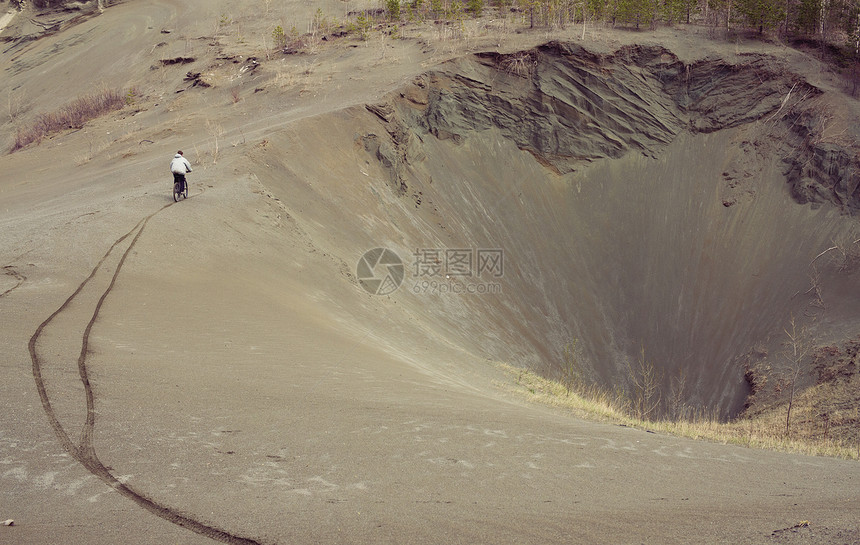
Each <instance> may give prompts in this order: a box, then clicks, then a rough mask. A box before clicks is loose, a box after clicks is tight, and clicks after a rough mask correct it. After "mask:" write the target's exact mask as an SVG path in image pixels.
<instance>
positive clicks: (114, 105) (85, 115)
mask: <svg viewBox="0 0 860 545" xmlns="http://www.w3.org/2000/svg"><path fill="white" fill-rule="evenodd" d="M137 96H138V92H137V90H135V89H130V90H128V91H127V92H123V91H122V90H120V89H105V90H102V91H99V92H97V93H94V94H91V95H87V96H83V97H79V98H76V99H75V100H73V101H71V102H69V103H68V104H66V105H64V106H62V107H61V108H60V109H59V110H56V111H54V112H50V113H45V114H40V115H39V116H37V117H36V119H35V121H33V122H32V123H31V124H30V125H28V126H25V127H19V128H18V130H17V131H16V134H15V141H14V142H13V144H12V149H11V150H10V153H13V152H16V151H18V150H20V149H22V148H25V147H27V146H29V145H30V144H33V143H36V144H38V143H39V142H41V141H42V140H43V139H44V138H47V137H49V136H51V135H53V134H57V133H60V132H62V131H65V130H69V129H80V128H82V127H83V126H84V124H85V123H86V122H87V121H90V120H92V119H95V118H97V117H100V116H102V115H104V114H106V113H108V112H111V111H114V110H120V109H122V108H123V107H125V106H126V105H128V104H132V103H133V102H134V100H135V98H136V97H137Z"/></svg>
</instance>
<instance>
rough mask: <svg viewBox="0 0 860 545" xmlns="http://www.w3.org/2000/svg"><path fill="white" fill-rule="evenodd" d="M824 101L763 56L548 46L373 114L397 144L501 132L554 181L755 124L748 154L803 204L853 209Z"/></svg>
mask: <svg viewBox="0 0 860 545" xmlns="http://www.w3.org/2000/svg"><path fill="white" fill-rule="evenodd" d="M820 94H821V93H820V91H819V90H818V89H817V88H815V87H813V86H812V85H810V84H809V83H807V82H805V81H803V80H802V79H801V78H800V77H799V76H797V75H795V74H792V73H790V72H788V71H787V70H786V69H785V68H784V67H782V66H780V65H779V64H777V63H776V62H775V61H774V60H773V59H772V58H769V57H766V56H764V55H746V56H745V57H744V59H743V61H742V62H741V63H738V64H731V63H728V62H726V61H725V60H722V59H714V60H702V61H698V62H695V63H693V64H684V63H683V62H681V61H680V60H679V59H678V58H677V57H676V56H675V55H674V54H672V53H671V52H670V51H668V50H666V49H664V48H662V47H658V46H631V47H624V48H622V49H620V50H618V51H617V52H615V53H613V54H611V55H598V54H595V53H592V52H589V51H587V50H585V49H583V48H581V47H580V46H577V45H575V44H566V43H557V42H555V43H549V44H546V45H544V46H541V47H538V48H536V49H533V50H530V51H525V52H521V53H516V54H511V55H501V54H496V53H482V54H478V55H476V56H474V57H473V58H468V59H460V60H457V61H452V63H450V64H449V65H448V66H446V67H445V68H443V69H440V70H435V71H432V72H430V73H428V74H426V75H425V76H423V77H421V78H418V79H417V80H416V81H415V82H414V83H413V84H412V85H411V86H409V87H407V88H406V89H405V90H403V91H402V92H401V93H400V96H399V97H397V98H395V99H393V102H394V103H395V104H396V105H397V107H396V108H394V107H393V104H386V105H374V106H373V108H374V109H375V111H377V112H378V111H380V110H381V109H385V110H386V111H388V113H387V114H386V116H385V117H384V120H385V121H386V122H388V126H389V132H390V133H391V134H392V135H395V134H397V135H398V136H397V138H395V143H396V144H398V145H401V144H404V143H408V138H404V136H403V134H404V133H406V132H409V131H412V130H418V131H419V132H420V133H429V134H431V135H433V136H435V137H436V138H439V139H451V140H454V141H459V140H460V139H462V137H463V135H464V134H466V133H468V132H471V131H482V130H488V129H490V128H497V129H500V130H501V131H502V133H503V134H504V135H505V137H507V138H510V139H511V140H513V141H514V142H516V144H517V146H518V147H519V148H520V149H523V150H527V151H529V152H531V153H532V154H533V155H534V156H535V157H536V158H537V159H538V160H539V161H541V162H542V163H543V164H544V165H545V166H547V167H548V168H550V169H552V170H554V171H555V172H556V173H566V172H571V171H575V170H577V169H578V168H579V167H580V166H582V165H583V164H584V163H587V162H591V161H594V160H596V159H603V158H617V157H620V156H622V155H623V154H625V153H627V152H628V151H630V150H637V151H640V152H643V153H645V154H646V155H650V156H656V155H657V154H659V152H660V150H661V149H663V148H664V147H665V145H666V144H668V143H669V142H671V141H672V140H673V139H674V138H675V137H676V136H677V135H678V134H679V133H680V132H682V131H688V132H691V133H694V134H696V133H710V132H714V131H718V130H722V129H729V128H735V127H739V126H744V125H748V124H753V123H759V124H761V129H760V131H759V133H760V134H759V135H758V137H757V139H756V141H755V142H753V144H754V145H755V146H756V148H762V147H764V148H766V149H762V150H761V151H762V153H770V154H774V155H778V156H779V157H781V158H782V159H783V160H784V162H785V172H784V173H785V175H786V177H787V180H788V182H789V183H790V184H791V190H792V194H793V195H794V197H795V199H796V200H797V201H798V202H801V203H806V202H818V203H821V202H832V203H835V204H837V205H840V206H846V207H849V208H851V209H858V208H860V188H858V186H860V158H858V156H857V154H856V153H855V152H853V151H852V150H851V149H849V148H847V147H845V146H843V145H841V144H840V143H837V142H832V141H830V142H825V141H823V140H822V134H821V132H822V127H823V126H824V125H825V124H824V122H823V118H824V116H826V113H825V111H824V110H823V108H822V107H821V106H820V105H819V104H818V103H817V102H816V98H817V97H818V96H819V95H820ZM404 160H405V156H404Z"/></svg>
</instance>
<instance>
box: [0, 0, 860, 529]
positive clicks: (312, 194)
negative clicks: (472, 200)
mask: <svg viewBox="0 0 860 545" xmlns="http://www.w3.org/2000/svg"><path fill="white" fill-rule="evenodd" d="M237 4H238V3H236V2H221V1H218V2H213V1H208V0H206V1H204V0H195V1H183V2H180V1H178V0H177V1H173V0H152V1H144V0H136V1H129V2H126V3H123V4H119V5H117V6H114V7H111V8H109V9H108V10H106V12H105V13H104V14H103V15H101V16H99V17H96V18H92V19H88V20H86V21H84V22H81V23H79V24H77V25H74V26H71V27H69V28H67V29H65V30H63V31H61V32H59V33H57V34H55V35H53V36H50V37H48V38H45V39H42V40H37V41H32V42H24V43H20V44H15V43H14V42H6V43H4V44H3V51H4V52H3V55H2V70H3V74H4V75H3V84H2V89H0V91H2V92H3V94H4V95H5V96H4V97H3V98H4V102H7V103H8V116H7V117H8V118H9V119H8V120H6V121H4V124H3V126H2V128H3V133H2V135H3V136H4V137H11V134H12V128H13V127H14V124H15V122H20V121H22V120H25V119H28V118H31V117H32V116H33V115H34V114H35V113H38V112H41V111H48V110H50V109H51V108H55V107H56V106H57V104H59V103H62V102H63V101H64V100H65V99H66V97H68V98H72V97H75V96H79V95H81V94H84V93H86V92H88V91H89V90H91V89H92V88H93V87H94V86H102V85H104V86H108V87H112V86H122V87H127V86H130V85H134V86H137V87H138V89H139V94H138V95H136V96H135V98H134V101H135V104H134V106H133V107H132V108H129V109H127V110H125V111H124V112H122V113H120V114H118V115H115V116H109V117H107V118H103V119H100V120H97V121H94V122H92V123H90V124H88V125H87V127H85V128H84V129H82V130H80V131H76V132H74V133H71V134H67V135H63V136H61V137H57V138H53V139H50V140H48V141H45V142H43V143H42V144H41V145H39V146H36V147H32V148H29V149H27V150H24V151H22V152H19V153H16V154H13V155H4V156H2V158H0V172H2V176H0V266H2V267H3V269H2V271H3V273H4V274H3V275H2V276H0V329H2V331H3V335H2V337H0V369H2V376H3V381H2V385H0V397H2V400H3V407H4V411H3V416H2V419H0V489H2V494H0V520H5V519H14V521H15V523H14V525H13V526H9V527H0V543H10V544H11V543H43V544H53V543H57V544H60V543H63V544H83V543H87V544H108V543H117V542H123V543H141V544H143V543H183V544H191V543H209V542H212V540H218V541H223V542H228V543H254V542H256V543H519V544H524V543H690V542H701V543H857V542H860V526H858V523H857V521H858V520H860V502H858V500H860V498H858V496H859V495H860V466H858V465H857V463H856V462H845V461H839V460H833V459H824V458H810V457H803V456H793V455H785V454H779V453H773V452H762V451H753V450H749V449H744V448H740V447H735V446H725V445H716V444H708V443H701V442H695V441H690V440H684V439H678V438H673V437H666V436H662V435H657V434H653V433H647V432H644V431H637V430H632V429H628V428H623V427H618V426H612V425H605V424H596V423H590V422H584V421H580V420H577V419H574V418H571V417H569V416H567V415H565V414H561V413H559V412H557V411H554V410H552V409H549V408H545V407H540V406H533V405H528V404H526V403H524V402H522V401H519V400H517V399H513V398H511V397H509V396H507V395H506V394H504V393H503V392H502V390H500V389H499V388H497V387H496V386H494V381H496V380H501V377H500V376H499V375H498V374H497V372H496V371H495V370H494V368H493V367H492V366H491V365H490V364H489V363H488V362H487V361H486V358H485V356H484V355H483V354H481V353H480V352H479V351H477V350H475V349H473V346H469V345H460V344H457V343H453V342H451V340H450V339H451V338H456V336H453V337H452V336H451V335H449V334H447V332H446V331H443V330H441V329H440V328H439V327H438V325H437V323H436V322H432V321H425V320H423V319H422V315H421V314H416V313H415V312H414V308H415V303H412V304H411V305H412V306H410V303H408V302H406V300H405V299H398V298H397V297H379V296H373V295H370V294H368V293H366V292H365V291H364V290H362V289H361V288H360V287H359V286H358V285H357V283H356V282H355V278H354V274H355V264H356V262H357V259H358V257H359V256H360V255H361V253H362V252H363V251H364V250H365V249H368V248H369V247H371V243H372V242H373V241H378V242H382V243H384V242H388V241H390V240H396V239H397V237H398V233H397V230H396V229H392V228H391V227H390V226H388V227H386V226H384V224H385V218H378V219H376V220H374V219H373V218H365V220H366V225H367V226H372V225H374V224H377V225H382V226H381V227H379V228H378V231H374V230H373V229H372V228H371V227H368V231H366V232H357V231H356V224H355V223H354V222H351V221H349V219H348V216H349V215H353V214H354V215H356V216H362V214H363V213H364V212H365V211H363V210H360V209H354V210H344V209H335V208H332V209H329V210H328V213H327V214H323V212H320V210H321V208H322V209H324V208H325V207H326V206H329V205H328V204H327V203H329V202H332V200H333V199H330V200H327V201H323V200H320V197H317V196H316V195H317V194H319V195H329V196H331V195H337V194H339V193H342V192H349V191H353V189H351V188H352V187H353V185H354V184H355V183H356V180H355V179H354V178H351V177H347V178H344V177H341V176H339V173H340V170H339V169H340V168H342V167H341V166H340V165H339V164H337V163H335V162H331V163H328V162H326V163H325V164H326V166H327V167H328V169H329V170H330V171H331V173H332V174H331V179H324V178H313V179H311V178H310V177H309V175H305V174H303V172H302V171H301V170H298V171H296V170H295V169H291V163H290V162H289V161H288V160H287V159H285V163H286V164H276V163H275V162H274V161H273V156H277V155H278V154H279V153H281V154H282V155H283V157H285V158H289V157H290V155H289V154H290V152H291V148H290V143H291V142H297V141H300V140H301V139H302V132H301V130H302V127H305V126H307V124H308V123H310V124H313V123H314V121H313V120H310V118H311V117H312V116H316V115H320V114H326V113H331V112H338V111H340V110H342V109H343V108H345V107H348V106H352V105H355V104H363V103H366V102H373V101H374V100H376V99H378V97H380V96H382V95H383V94H385V93H386V92H388V91H390V90H392V89H395V88H397V87H399V86H401V85H403V84H404V83H406V82H408V81H410V80H411V79H412V78H413V77H414V76H415V75H417V74H418V73H421V72H422V71H424V70H426V69H427V68H428V67H430V66H433V65H435V64H437V63H438V62H441V61H443V60H445V59H447V58H450V57H452V56H456V55H459V54H462V53H463V52H465V51H469V50H473V49H479V48H488V47H489V48H493V47H495V48H500V49H508V50H512V49H516V48H517V47H522V46H524V45H529V44H530V43H538V42H540V41H542V40H544V39H546V38H548V37H549V36H548V35H540V36H530V37H522V36H515V35H511V36H506V39H507V40H509V41H505V43H497V44H493V42H494V41H498V40H496V38H495V37H491V36H482V35H481V34H480V33H479V32H476V33H475V36H471V37H470V36H466V37H465V38H464V39H462V40H447V39H444V38H445V36H444V35H437V36H434V35H433V32H434V31H433V30H428V31H426V32H428V33H429V34H428V39H426V40H423V41H422V40H421V39H417V38H416V39H409V40H402V41H401V40H398V41H394V40H386V39H383V38H381V37H379V36H376V37H375V38H372V39H371V40H370V41H369V42H367V43H355V44H352V45H346V46H344V45H343V44H341V45H339V46H338V45H336V46H332V45H331V44H327V43H325V42H323V43H320V44H318V50H317V51H316V52H315V53H313V54H308V55H302V56H279V55H275V54H274V53H273V52H272V51H271V50H267V49H266V41H267V37H270V36H271V34H270V33H271V30H270V29H271V27H272V26H274V25H275V24H281V25H282V26H283V27H284V28H288V27H292V26H298V27H301V26H303V25H307V24H308V22H309V21H310V20H311V19H312V17H313V14H314V12H315V11H316V9H317V7H320V8H322V9H323V10H324V11H325V12H326V13H331V14H340V13H342V12H343V11H345V9H347V7H346V6H345V5H344V4H342V3H338V2H327V3H325V2H323V3H319V4H308V3H298V2H295V3H292V2H284V3H277V6H276V5H275V4H276V3H270V2H259V3H254V2H245V3H242V4H241V5H240V6H237ZM353 8H354V6H352V5H349V8H348V9H353ZM267 10H269V11H267ZM333 16H334V15H333ZM18 24H23V22H21V21H19V18H16V19H15V20H13V22H12V23H11V24H10V26H9V27H8V28H7V33H8V32H10V31H13V30H14V29H15V25H18ZM666 32H667V35H665V36H662V37H660V38H659V39H670V38H671V39H673V40H674V44H675V46H676V50H677V52H678V54H679V55H690V56H691V57H692V56H695V55H700V54H701V55H703V54H706V53H707V52H706V51H705V52H703V51H701V50H700V49H701V48H700V46H699V45H698V43H699V42H698V41H697V38H696V37H695V36H694V35H693V36H685V35H682V34H680V33H676V32H675V31H666ZM578 34H579V33H578V32H575V33H574V32H571V36H572V37H575V36H578ZM589 35H590V38H591V39H596V40H597V41H596V42H595V44H596V45H595V47H605V48H611V47H614V46H617V45H618V44H619V43H620V42H621V41H624V40H633V39H636V36H635V35H634V36H631V35H624V34H619V35H609V34H608V33H605V32H602V33H597V34H595V33H594V32H593V31H590V32H589ZM434 37H435V38H440V39H437V40H436V41H434V40H432V39H430V38H434ZM649 39H652V38H649ZM653 39H657V38H653ZM353 46H355V47H353ZM733 47H735V46H733ZM737 47H740V46H737ZM768 47H773V48H776V49H778V46H768ZM267 54H268V55H269V59H266V55H267ZM252 56H253V57H256V58H258V59H259V62H261V63H262V65H261V66H260V67H254V63H253V61H249V57H252ZM176 57H194V58H195V61H194V64H191V65H165V64H163V63H162V62H161V61H162V60H164V59H173V58H176ZM189 70H190V71H194V72H201V73H202V78H203V79H204V80H206V81H208V82H209V83H210V84H212V85H213V87H211V88H207V89H199V88H190V83H189V82H186V81H185V80H184V78H185V75H186V73H187V72H188V71H189ZM818 77H820V79H821V80H822V81H823V82H824V83H826V82H827V78H828V76H827V74H821V75H820V76H818ZM58 90H61V91H58ZM180 90H182V92H181V93H180V92H178V91H180ZM234 90H235V92H234ZM7 99H8V100H7ZM135 110H136V111H137V113H135V114H134V115H131V113H130V112H131V111H135ZM337 115H348V114H335V116H334V119H336V118H337ZM331 119H332V118H331V117H329V118H327V121H326V124H325V125H323V126H321V127H320V128H318V129H316V130H317V131H318V132H316V133H314V140H313V141H314V142H316V141H318V140H319V139H320V135H324V134H325V131H326V130H329V131H337V130H338V125H337V124H336V123H334V122H332V121H331ZM302 123H304V125H303V124H302ZM345 124H346V123H345ZM338 142H340V140H338V139H334V138H333V139H331V145H332V146H333V147H335V149H333V150H327V151H326V153H321V154H320V157H325V158H326V161H333V159H332V157H337V156H339V155H340V156H347V155H348V153H349V150H342V149H340V148H337V147H336V146H337V145H339V144H338ZM272 147H275V150H276V153H273V152H272V151H271V150H272ZM178 148H183V149H184V150H185V151H186V156H188V157H189V158H190V159H191V160H192V163H193V164H194V168H195V170H194V172H193V173H192V174H191V175H190V176H189V179H190V182H191V191H190V198H189V199H188V200H187V201H183V202H180V203H177V204H173V201H172V199H171V196H170V194H169V190H170V180H169V174H168V173H167V162H168V161H169V159H170V157H171V156H172V154H173V152H174V151H175V150H176V149H178ZM295 149H304V148H302V147H301V146H298V145H296V146H294V147H293V148H292V150H293V152H295ZM300 159H303V160H304V161H306V162H312V161H313V160H314V159H313V158H311V157H309V156H307V155H306V156H305V157H304V158H298V157H296V158H295V163H294V164H298V165H301V164H302V160H300ZM261 162H262V163H263V164H264V165H265V167H266V168H264V169H262V170H263V171H266V172H268V176H258V175H257V174H255V172H259V171H261V169H260V168H259V167H260V164H259V163H261ZM360 166H362V165H359V167H360ZM296 168H298V167H296ZM310 171H311V170H310V169H309V170H308V172H310ZM313 172H314V176H317V172H316V171H313ZM350 172H353V171H350ZM369 174H372V172H369ZM264 178H265V179H264ZM292 180H300V181H301V182H302V183H298V182H295V183H294V182H292ZM278 181H280V184H279V183H278ZM309 187H310V188H312V189H313V191H311V190H310V189H307V188H309ZM273 188H274V189H273ZM321 214H323V215H321ZM374 222H376V223H374ZM423 304H425V305H431V306H433V305H437V303H436V302H431V303H426V302H424V303H423ZM404 307H408V309H405V308H404ZM458 308H459V307H457V305H456V304H455V303H447V302H444V301H443V302H439V303H438V308H434V309H432V310H431V309H429V308H428V313H432V312H443V311H444V310H445V309H447V310H449V311H450V312H456V311H457V309H458ZM479 344H480V342H479V341H476V342H475V345H479ZM82 378H83V379H84V380H82ZM804 521H808V525H806V524H803V522H804Z"/></svg>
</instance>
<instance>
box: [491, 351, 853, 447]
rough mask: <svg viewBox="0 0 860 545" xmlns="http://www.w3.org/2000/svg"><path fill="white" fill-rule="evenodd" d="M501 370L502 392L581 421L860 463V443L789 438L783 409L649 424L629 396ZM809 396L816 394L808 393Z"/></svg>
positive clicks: (694, 414)
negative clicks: (632, 410) (505, 379)
mask: <svg viewBox="0 0 860 545" xmlns="http://www.w3.org/2000/svg"><path fill="white" fill-rule="evenodd" d="M498 366H499V367H500V368H501V369H502V370H503V371H504V373H505V375H506V376H507V377H508V378H509V379H510V382H506V383H504V384H498V386H500V387H501V388H503V389H505V390H508V391H512V392H513V393H515V394H517V395H522V396H524V397H526V398H527V399H530V400H532V401H536V402H539V403H544V404H547V405H551V406H554V407H559V408H562V409H565V410H568V411H570V412H571V413H573V414H574V415H576V416H578V417H580V418H585V419H589V420H596V421H600V422H607V423H612V424H617V425H620V426H629V427H633V428H638V429H642V430H648V431H652V432H657V433H667V434H670V435H675V436H679V437H688V438H691V439H696V440H705V441H712V442H716V443H724V444H734V445H740V446H744V447H748V448H761V449H769V450H777V451H783V452H793V453H799V454H807V455H811V456H830V457H835V458H844V459H850V460H860V442H856V443H854V444H847V443H845V442H842V441H837V440H835V439H834V438H833V437H832V434H831V436H829V437H828V436H827V435H824V436H809V435H804V434H800V433H793V434H792V435H790V436H786V434H785V433H784V431H785V413H784V409H782V410H779V411H777V413H775V414H772V415H770V416H767V415H757V416H743V417H740V418H738V419H735V420H732V421H729V422H723V421H721V420H720V419H719V418H718V417H717V415H715V414H710V413H707V412H705V411H692V410H687V411H686V412H685V414H684V416H683V417H682V418H680V419H677V420H669V419H665V420H650V419H648V418H640V417H637V416H636V415H634V414H631V413H630V412H629V406H630V403H631V402H630V400H628V399H626V398H625V397H624V394H621V393H618V392H607V391H606V390H604V389H602V388H598V387H595V386H588V385H583V387H582V388H580V389H579V390H578V391H570V390H568V387H567V386H566V385H565V384H563V383H562V382H559V381H554V380H550V379H547V378H544V377H542V376H540V375H538V374H537V373H535V372H533V371H530V370H528V369H523V368H517V367H513V366H510V365H507V364H498ZM803 395H806V393H804V394H803ZM809 395H814V393H813V392H809ZM800 397H802V396H800ZM795 405H796V406H798V405H800V401H795ZM855 407H856V405H855ZM855 411H856V408H855ZM798 412H800V410H799V409H797V408H796V409H795V414H797V413H798Z"/></svg>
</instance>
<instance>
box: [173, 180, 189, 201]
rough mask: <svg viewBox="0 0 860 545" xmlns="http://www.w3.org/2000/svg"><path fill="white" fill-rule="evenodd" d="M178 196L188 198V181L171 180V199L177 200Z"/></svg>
mask: <svg viewBox="0 0 860 545" xmlns="http://www.w3.org/2000/svg"><path fill="white" fill-rule="evenodd" d="M180 198H182V199H187V198H188V182H187V181H185V180H181V181H176V182H173V200H174V202H179V199H180Z"/></svg>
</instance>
